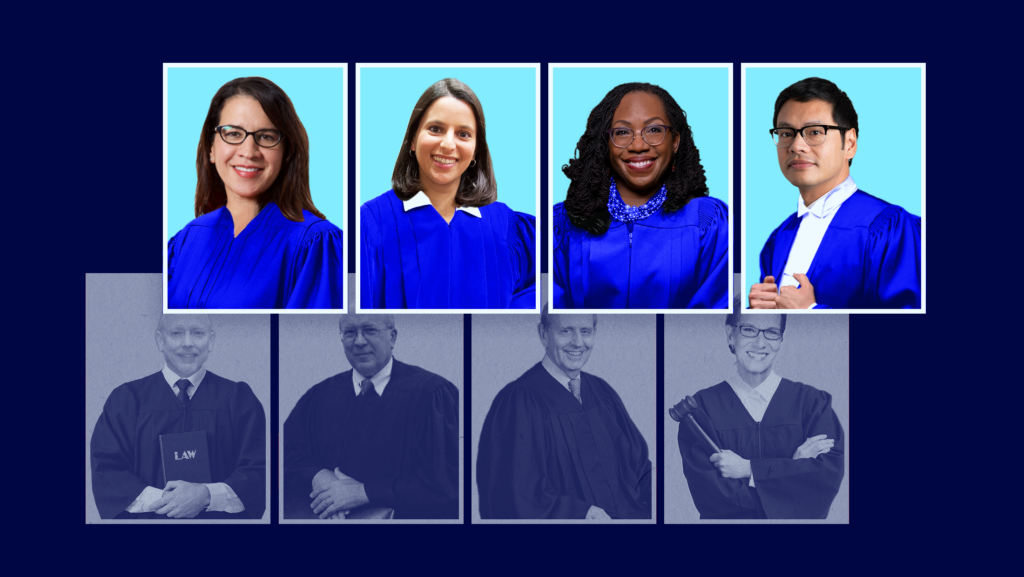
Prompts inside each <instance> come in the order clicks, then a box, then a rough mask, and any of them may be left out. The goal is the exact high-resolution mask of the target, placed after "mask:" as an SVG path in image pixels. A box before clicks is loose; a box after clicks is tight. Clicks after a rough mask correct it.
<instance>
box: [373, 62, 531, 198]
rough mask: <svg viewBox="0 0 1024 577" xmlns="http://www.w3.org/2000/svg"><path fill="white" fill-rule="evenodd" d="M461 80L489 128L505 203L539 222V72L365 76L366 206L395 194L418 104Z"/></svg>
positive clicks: (425, 71)
mask: <svg viewBox="0 0 1024 577" xmlns="http://www.w3.org/2000/svg"><path fill="white" fill-rule="evenodd" d="M443 78H457V79H459V80H461V81H462V82H463V83H465V84H466V85H468V86H469V87H470V88H472V89H473V92H475V93H476V96H477V98H478V99H479V100H480V105H481V106H483V109H484V119H485V120H486V121H487V146H488V148H489V149H490V152H491V161H492V162H493V163H494V179H495V181H496V182H497V185H498V201H499V202H503V203H505V204H507V205H508V206H509V207H511V208H512V209H513V210H516V211H519V212H525V213H527V214H532V215H534V216H538V215H537V214H536V212H537V208H536V207H537V197H538V196H539V195H540V190H538V189H537V163H536V157H537V115H538V114H539V111H538V110H537V106H536V101H537V69H536V68H534V67H528V68H469V67H467V68H365V67H364V68H360V69H359V123H360V124H359V141H358V146H359V198H358V202H359V204H362V203H364V202H366V201H368V200H370V199H373V198H376V197H378V196H380V195H382V194H384V193H385V192H387V191H388V190H391V174H392V173H393V172H394V171H395V161H396V160H397V159H398V155H399V154H408V151H403V150H401V149H402V140H403V138H404V137H405V129H406V127H407V126H408V125H409V116H410V115H411V114H412V109H413V107H414V106H415V105H416V101H417V100H419V97H420V96H421V95H422V94H423V91H424V90H426V89H427V88H428V87H429V86H430V85H431V84H433V83H435V82H437V81H438V80H441V79H443Z"/></svg>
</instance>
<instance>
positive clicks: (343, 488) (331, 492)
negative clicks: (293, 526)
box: [309, 468, 370, 519]
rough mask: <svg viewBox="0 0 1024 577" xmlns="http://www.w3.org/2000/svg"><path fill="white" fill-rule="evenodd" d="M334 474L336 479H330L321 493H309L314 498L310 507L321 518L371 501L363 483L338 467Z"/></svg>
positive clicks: (326, 517)
mask: <svg viewBox="0 0 1024 577" xmlns="http://www.w3.org/2000/svg"><path fill="white" fill-rule="evenodd" d="M317 475H319V473H317ZM333 475H334V479H332V480H330V481H328V482H327V484H326V486H325V487H324V488H323V489H322V490H321V491H320V492H319V493H317V492H315V491H314V492H313V493H310V495H309V496H310V497H311V498H312V499H313V503H312V504H310V507H311V508H312V509H313V512H314V513H316V514H317V515H320V518H321V519H328V518H330V517H331V516H332V515H334V514H335V513H337V512H338V511H348V510H351V509H355V508H356V507H359V506H362V505H366V504H367V503H369V502H370V500H369V499H368V498H367V497H366V490H365V488H364V487H363V484H362V483H360V482H359V481H356V480H355V479H353V478H352V477H349V476H348V475H345V474H344V473H342V472H341V471H340V470H338V469H337V468H335V469H334V473H333Z"/></svg>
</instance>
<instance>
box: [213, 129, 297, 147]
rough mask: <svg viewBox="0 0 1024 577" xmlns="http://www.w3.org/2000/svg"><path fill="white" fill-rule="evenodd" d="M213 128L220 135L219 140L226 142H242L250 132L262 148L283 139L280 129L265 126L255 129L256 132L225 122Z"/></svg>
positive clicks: (271, 145) (272, 145)
mask: <svg viewBox="0 0 1024 577" xmlns="http://www.w3.org/2000/svg"><path fill="white" fill-rule="evenodd" d="M213 130H214V132H216V133H217V134H219V135H220V138H221V140H223V141H224V142H226V143H228V144H242V143H243V142H245V139H246V138H249V135H250V134H251V135H252V139H253V141H255V142H256V144H257V145H259V146H262V147H263V148H274V147H275V146H277V145H278V144H280V143H281V141H282V140H284V135H283V134H281V131H280V130H274V129H273V128H265V129H263V130H257V131H256V132H249V131H247V130H246V129H244V128H239V127H238V126H231V125H229V124H225V125H223V126H218V127H216V128H214V129H213Z"/></svg>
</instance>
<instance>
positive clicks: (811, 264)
mask: <svg viewBox="0 0 1024 577" xmlns="http://www.w3.org/2000/svg"><path fill="white" fill-rule="evenodd" d="M886 129H887V130H888V131H889V134H888V135H887V136H886V138H890V139H897V138H898V137H899V127H898V126H895V127H894V126H890V127H887V128H882V127H880V128H879V129H878V132H879V133H882V132H883V130H886ZM859 134H860V129H859V126H858V123H857V112H856V111H855V110H854V108H853V102H851V101H850V98H849V96H847V95H846V93H845V92H843V91H842V90H840V89H839V87H838V86H836V85H835V84H833V83H832V82H829V81H828V80H824V79H821V78H807V79H805V80H801V81H799V82H797V83H795V84H793V85H792V86H790V87H788V88H786V89H785V90H783V91H782V93H780V94H779V97H778V98H777V99H776V101H775V116H774V118H773V127H772V128H771V135H772V138H773V139H774V141H775V146H776V150H777V152H778V160H779V168H780V169H781V170H782V174H783V176H785V177H786V179H787V180H788V181H789V182H790V183H792V184H793V186H796V187H797V189H798V190H799V191H800V200H799V202H798V204H797V212H795V213H794V214H792V215H791V216H790V217H789V218H787V219H786V220H785V221H784V222H783V223H782V224H781V225H780V226H779V227H778V228H777V229H775V231H774V232H772V234H771V235H770V236H769V237H768V240H767V241H766V242H765V244H764V248H763V249H762V250H761V275H760V276H761V279H760V280H761V282H760V283H756V284H754V285H752V286H751V289H750V295H749V297H750V308H754V309H809V308H833V309H896V308H909V309H919V308H921V218H920V217H918V216H915V215H912V214H910V213H908V212H907V211H906V210H904V209H902V208H900V207H899V206H896V205H893V204H889V203H888V202H885V201H884V200H881V199H879V198H875V197H874V196H871V195H869V194H867V193H866V192H864V191H862V190H858V188H857V184H856V183H855V182H854V181H853V177H851V176H850V166H851V165H852V164H853V157H854V155H856V153H857V139H858V136H859Z"/></svg>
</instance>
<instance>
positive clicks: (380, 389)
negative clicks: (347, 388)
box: [352, 356, 395, 397]
mask: <svg viewBox="0 0 1024 577" xmlns="http://www.w3.org/2000/svg"><path fill="white" fill-rule="evenodd" d="M394 361H395V357H393V356H392V357H391V358H390V359H388V364H386V365H384V368H382V369H381V370H379V371H377V374H376V375H373V376H372V377H370V382H372V383H373V388H374V389H375V390H376V391H377V395H379V396H383V395H384V387H386V386H388V383H389V382H390V381H391V365H392V363H394ZM365 378H366V377H364V376H363V375H361V374H359V371H357V370H356V369H355V367H352V386H353V387H355V391H356V396H357V397H358V396H359V394H360V393H361V392H362V391H363V389H362V388H361V387H360V386H359V383H361V382H363V379H365Z"/></svg>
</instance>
